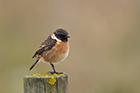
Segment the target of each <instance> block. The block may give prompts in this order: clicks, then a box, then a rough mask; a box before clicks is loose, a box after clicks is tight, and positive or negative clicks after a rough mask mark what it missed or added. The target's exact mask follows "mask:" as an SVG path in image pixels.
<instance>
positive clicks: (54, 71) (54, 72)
mask: <svg viewBox="0 0 140 93" xmlns="http://www.w3.org/2000/svg"><path fill="white" fill-rule="evenodd" d="M50 65H51V67H52V69H53V71H52V72H51V74H63V72H56V70H55V67H54V64H52V63H50Z"/></svg>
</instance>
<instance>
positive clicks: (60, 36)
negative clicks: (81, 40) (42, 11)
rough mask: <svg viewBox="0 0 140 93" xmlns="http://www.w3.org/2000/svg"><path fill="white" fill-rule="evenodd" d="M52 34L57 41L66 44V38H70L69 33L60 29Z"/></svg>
mask: <svg viewBox="0 0 140 93" xmlns="http://www.w3.org/2000/svg"><path fill="white" fill-rule="evenodd" d="M54 34H55V36H56V37H57V38H58V39H60V40H61V41H63V42H67V41H68V38H70V36H69V33H68V32H67V31H66V30H64V29H62V28H60V29H57V30H56V31H55V32H54Z"/></svg>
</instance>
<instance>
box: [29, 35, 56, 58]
mask: <svg viewBox="0 0 140 93" xmlns="http://www.w3.org/2000/svg"><path fill="white" fill-rule="evenodd" d="M56 42H57V41H56V40H55V39H52V38H51V36H49V37H48V38H47V39H46V40H45V41H44V42H43V43H42V44H41V46H40V48H39V49H38V50H37V51H36V52H35V54H34V55H33V57H32V58H34V57H36V56H37V55H42V54H43V53H44V52H47V51H49V50H50V49H52V48H53V47H54V46H55V44H56Z"/></svg>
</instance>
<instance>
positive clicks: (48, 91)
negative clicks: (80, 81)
mask: <svg viewBox="0 0 140 93" xmlns="http://www.w3.org/2000/svg"><path fill="white" fill-rule="evenodd" d="M67 85H68V76H67V75H66V74H48V73H46V74H33V75H29V76H26V77H25V78H24V93H67Z"/></svg>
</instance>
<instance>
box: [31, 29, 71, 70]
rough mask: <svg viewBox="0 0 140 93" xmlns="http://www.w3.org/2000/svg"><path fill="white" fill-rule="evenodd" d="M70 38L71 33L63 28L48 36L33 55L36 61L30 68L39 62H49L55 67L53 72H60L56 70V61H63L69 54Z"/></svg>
mask: <svg viewBox="0 0 140 93" xmlns="http://www.w3.org/2000/svg"><path fill="white" fill-rule="evenodd" d="M69 38H70V36H69V33H68V32H67V31H66V30H64V29H61V28H60V29H57V30H56V31H55V32H54V33H53V34H51V35H50V36H48V38H47V39H46V40H45V41H44V42H43V43H42V44H41V46H40V47H39V49H38V50H37V51H36V52H35V54H34V55H33V57H32V58H36V61H35V63H34V64H33V65H32V66H31V67H30V70H32V69H33V67H34V66H35V65H36V64H37V63H40V62H48V63H49V64H50V65H51V67H52V69H53V71H52V72H51V73H58V72H57V71H56V70H55V67H54V63H56V62H60V61H63V60H64V59H65V58H66V57H67V56H68V54H69V42H68V39H69Z"/></svg>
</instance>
